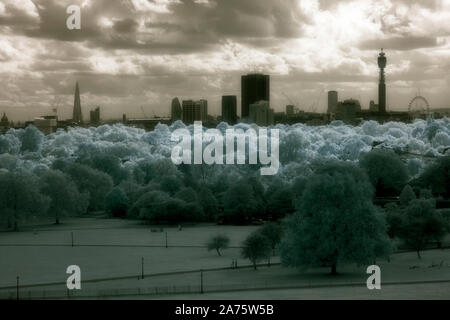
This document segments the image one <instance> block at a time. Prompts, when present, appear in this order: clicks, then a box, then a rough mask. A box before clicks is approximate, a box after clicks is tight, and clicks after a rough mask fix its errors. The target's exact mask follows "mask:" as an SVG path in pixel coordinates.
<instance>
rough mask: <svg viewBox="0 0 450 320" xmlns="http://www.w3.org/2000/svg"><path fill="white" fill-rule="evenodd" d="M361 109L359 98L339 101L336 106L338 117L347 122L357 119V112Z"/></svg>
mask: <svg viewBox="0 0 450 320" xmlns="http://www.w3.org/2000/svg"><path fill="white" fill-rule="evenodd" d="M360 111H361V104H360V103H359V101H358V100H355V99H347V100H344V101H343V102H339V103H338V104H337V107H336V119H337V120H342V121H344V122H345V123H351V122H353V121H354V120H355V119H356V113H357V112H360Z"/></svg>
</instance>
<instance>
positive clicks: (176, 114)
mask: <svg viewBox="0 0 450 320" xmlns="http://www.w3.org/2000/svg"><path fill="white" fill-rule="evenodd" d="M182 117H183V110H182V109H181V104H180V100H179V99H178V98H173V99H172V109H171V118H172V121H177V120H181V119H182Z"/></svg>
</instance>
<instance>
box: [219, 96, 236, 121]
mask: <svg viewBox="0 0 450 320" xmlns="http://www.w3.org/2000/svg"><path fill="white" fill-rule="evenodd" d="M222 121H224V122H226V123H228V124H231V125H234V124H236V122H237V98H236V96H222Z"/></svg>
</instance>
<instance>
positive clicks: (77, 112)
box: [72, 81, 83, 124]
mask: <svg viewBox="0 0 450 320" xmlns="http://www.w3.org/2000/svg"><path fill="white" fill-rule="evenodd" d="M72 121H73V122H74V123H77V124H82V123H83V115H82V113H81V101H80V88H79V87H78V81H77V84H76V86H75V99H74V103H73V116H72Z"/></svg>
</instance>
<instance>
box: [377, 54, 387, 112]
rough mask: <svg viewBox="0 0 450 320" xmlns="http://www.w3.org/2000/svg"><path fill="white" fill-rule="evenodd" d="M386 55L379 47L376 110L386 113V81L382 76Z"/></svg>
mask: <svg viewBox="0 0 450 320" xmlns="http://www.w3.org/2000/svg"><path fill="white" fill-rule="evenodd" d="M386 63H387V59H386V55H385V54H384V52H383V49H381V52H380V54H379V55H378V67H379V68H380V82H379V84H378V112H379V113H386V82H385V78H384V68H386Z"/></svg>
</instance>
